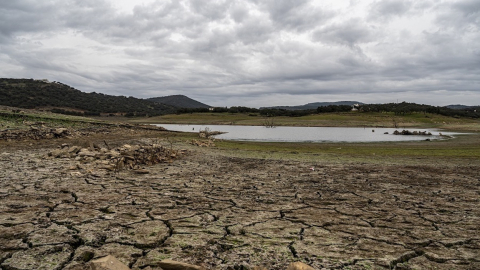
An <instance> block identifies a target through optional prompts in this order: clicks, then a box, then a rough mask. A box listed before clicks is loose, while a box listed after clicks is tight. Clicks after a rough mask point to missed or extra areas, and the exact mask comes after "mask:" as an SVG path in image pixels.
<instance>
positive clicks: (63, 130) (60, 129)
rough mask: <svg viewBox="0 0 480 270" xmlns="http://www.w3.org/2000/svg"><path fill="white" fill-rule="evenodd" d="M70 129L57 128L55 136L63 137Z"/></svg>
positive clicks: (54, 132)
mask: <svg viewBox="0 0 480 270" xmlns="http://www.w3.org/2000/svg"><path fill="white" fill-rule="evenodd" d="M67 133H68V129H66V128H57V129H55V130H54V131H53V134H55V135H56V136H62V135H67Z"/></svg>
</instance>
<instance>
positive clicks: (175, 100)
mask: <svg viewBox="0 0 480 270" xmlns="http://www.w3.org/2000/svg"><path fill="white" fill-rule="evenodd" d="M147 100H149V101H153V102H158V103H162V104H166V105H170V106H174V107H177V108H188V109H196V108H210V107H211V106H209V105H207V104H203V103H201V102H198V101H196V100H194V99H191V98H189V97H187V96H184V95H173V96H166V97H156V98H149V99H147Z"/></svg>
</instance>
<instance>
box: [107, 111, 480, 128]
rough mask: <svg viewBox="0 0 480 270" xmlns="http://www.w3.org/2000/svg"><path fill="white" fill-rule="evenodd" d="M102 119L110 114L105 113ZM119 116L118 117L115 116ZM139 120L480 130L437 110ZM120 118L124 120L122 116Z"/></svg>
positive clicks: (469, 121) (151, 119)
mask: <svg viewBox="0 0 480 270" xmlns="http://www.w3.org/2000/svg"><path fill="white" fill-rule="evenodd" d="M101 119H104V120H109V119H112V118H108V117H104V118H101ZM117 120H119V119H117ZM127 120H128V121H129V122H131V123H142V124H158V123H163V124H193V125H207V124H208V125H241V126H242V125H245V126H265V125H270V126H302V127H364V128H379V127H383V128H397V129H408V128H438V129H444V130H451V131H473V132H480V121H479V120H478V119H467V118H454V117H446V116H441V115H436V114H428V113H427V114H424V113H411V114H406V115H395V114H393V113H362V112H346V113H322V114H314V115H308V116H301V117H264V116H261V115H256V114H253V115H252V114H245V113H192V114H178V115H177V114H171V115H164V116H156V117H147V118H132V119H127ZM122 121H125V120H124V119H123V120H122Z"/></svg>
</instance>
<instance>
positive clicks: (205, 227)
mask: <svg viewBox="0 0 480 270" xmlns="http://www.w3.org/2000/svg"><path fill="white" fill-rule="evenodd" d="M49 151H50V149H32V150H15V151H13V150H11V151H8V152H7V151H6V150H0V167H1V168H0V269H4V270H10V269H70V270H72V269H84V268H85V265H86V262H88V261H89V260H91V259H92V258H94V257H99V256H103V255H108V254H110V255H113V256H115V257H116V258H117V259H118V260H120V261H121V262H123V263H125V264H126V265H128V266H130V267H131V268H132V269H159V268H157V267H155V263H156V262H158V261H160V260H163V259H166V258H169V259H173V260H177V261H182V262H187V263H192V264H197V265H202V266H205V267H207V268H217V269H227V268H231V269H233V268H235V269H239V267H242V266H244V267H253V266H257V265H261V266H265V267H267V269H284V268H285V267H286V266H287V265H288V264H289V263H290V262H293V261H298V260H301V261H304V262H306V263H307V264H309V265H311V266H313V267H314V268H316V269H480V226H479V224H480V203H479V197H480V176H479V173H478V171H479V170H478V169H479V166H478V165H470V166H465V167H455V166H433V165H425V166H421V165H419V166H407V165H372V164H344V165H341V164H329V163H316V164H305V163H300V162H295V161H274V160H261V159H243V158H232V157H226V156H221V155H218V154H217V155H214V154H208V151H207V152H205V151H203V152H196V151H192V152H190V153H189V154H188V155H186V156H184V157H182V159H179V160H176V161H174V162H173V163H170V164H158V165H155V166H151V167H148V170H149V172H150V173H149V174H146V175H137V174H133V173H132V172H129V171H124V172H120V173H114V172H108V171H103V170H93V171H92V170H90V171H89V170H84V171H71V170H69V168H70V167H72V166H75V165H76V163H77V161H75V160H74V159H69V158H60V159H52V158H45V156H46V155H47V153H48V152H49ZM312 166H314V167H315V170H314V171H311V170H310V167H312ZM148 267H150V268H148Z"/></svg>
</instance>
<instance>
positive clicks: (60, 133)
mask: <svg viewBox="0 0 480 270" xmlns="http://www.w3.org/2000/svg"><path fill="white" fill-rule="evenodd" d="M71 134H72V132H71V131H70V130H68V129H66V128H47V127H34V126H31V127H30V129H15V130H12V129H7V130H1V131H0V140H7V141H10V140H25V139H31V140H41V139H55V138H63V137H67V136H70V135H71Z"/></svg>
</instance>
